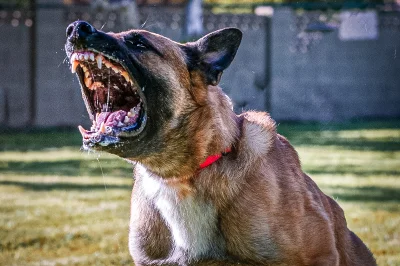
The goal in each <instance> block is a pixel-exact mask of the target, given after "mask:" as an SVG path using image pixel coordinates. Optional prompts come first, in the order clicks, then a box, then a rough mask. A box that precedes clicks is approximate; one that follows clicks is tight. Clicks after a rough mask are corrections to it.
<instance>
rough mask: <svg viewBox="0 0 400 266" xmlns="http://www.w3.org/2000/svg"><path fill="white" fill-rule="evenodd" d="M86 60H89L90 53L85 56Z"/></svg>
mask: <svg viewBox="0 0 400 266" xmlns="http://www.w3.org/2000/svg"><path fill="white" fill-rule="evenodd" d="M85 60H86V61H87V60H89V54H88V53H86V54H85Z"/></svg>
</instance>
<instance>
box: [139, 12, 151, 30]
mask: <svg viewBox="0 0 400 266" xmlns="http://www.w3.org/2000/svg"><path fill="white" fill-rule="evenodd" d="M148 19H149V15H147V18H146V20H145V21H144V22H143V23H142V25H140V28H141V29H143V28H144V26H145V25H146V23H147V20H148Z"/></svg>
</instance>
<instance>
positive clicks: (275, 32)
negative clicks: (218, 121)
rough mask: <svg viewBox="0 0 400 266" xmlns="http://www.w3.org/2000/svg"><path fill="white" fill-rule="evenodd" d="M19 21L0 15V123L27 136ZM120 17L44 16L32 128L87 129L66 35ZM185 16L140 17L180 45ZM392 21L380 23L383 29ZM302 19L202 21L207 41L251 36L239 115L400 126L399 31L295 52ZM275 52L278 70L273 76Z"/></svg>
mask: <svg viewBox="0 0 400 266" xmlns="http://www.w3.org/2000/svg"><path fill="white" fill-rule="evenodd" d="M1 12H3V13H1ZM14 15H15V14H14V13H13V12H12V11H9V12H8V13H7V14H6V16H4V11H0V36H1V37H0V38H1V42H0V80H1V82H0V98H1V99H0V123H1V124H2V126H11V127H22V126H27V125H29V122H30V121H29V118H30V114H29V110H30V104H31V103H30V102H29V99H30V98H29V93H30V84H29V71H30V68H29V60H28V58H29V49H30V46H29V43H30V40H29V34H28V32H29V23H27V22H26V20H25V23H24V19H23V18H19V21H20V23H19V25H16V24H15V23H14V24H13V19H14V18H13V16H14ZM116 16H117V14H115V13H113V12H111V13H110V12H108V13H102V12H93V11H92V10H90V9H89V8H81V7H80V8H79V9H78V8H72V9H66V8H44V9H39V10H38V13H37V29H38V34H37V55H36V59H37V69H36V88H37V92H36V102H35V104H36V110H37V111H36V120H35V121H34V125H36V126H60V125H68V126H76V125H77V124H82V125H87V123H88V119H87V114H86V110H85V108H84V106H83V102H82V99H81V96H80V90H79V85H78V82H77V80H76V77H75V76H74V75H72V74H71V73H70V70H69V66H68V64H67V63H66V58H65V52H64V50H63V48H64V42H65V28H66V26H67V25H68V24H69V23H70V22H72V21H74V20H76V19H78V18H80V19H85V20H88V21H89V22H91V23H93V24H94V25H95V26H97V27H99V28H101V27H103V30H105V31H120V30H123V29H124V27H123V25H121V24H120V23H118V20H117V19H116ZM183 16H184V14H183V10H182V9H178V8H175V9H166V8H161V7H160V8H156V7H148V8H141V9H140V20H141V23H143V25H142V27H143V28H144V29H147V30H152V31H155V32H158V33H160V34H163V35H165V36H168V37H170V38H172V39H174V40H177V41H181V40H182V30H181V29H182V22H183ZM387 16H388V15H387V14H379V21H380V22H381V24H382V25H383V24H384V23H382V21H383V22H385V21H387ZM391 16H392V18H390V21H393V16H394V18H395V19H396V18H397V19H398V18H399V17H400V16H399V15H398V14H397V13H396V14H391ZM296 19H297V17H296V15H295V14H294V13H293V11H291V10H290V9H275V11H274V15H273V17H272V18H271V19H268V18H266V17H260V16H255V15H228V14H224V15H212V14H209V13H207V12H206V13H205V17H204V26H205V30H206V31H207V32H210V31H213V30H216V29H219V28H223V27H229V26H232V27H238V28H240V29H241V30H242V31H243V34H244V35H243V41H242V44H241V46H240V48H239V51H238V53H237V56H236V59H235V60H234V62H233V63H232V65H231V66H230V68H229V69H227V70H226V71H225V73H224V75H223V78H222V81H221V86H222V87H223V89H224V90H225V91H226V92H227V93H228V94H229V95H230V96H231V98H232V99H233V101H234V103H235V106H236V111H238V112H240V111H242V110H246V109H258V110H266V109H268V110H267V111H269V112H271V114H272V116H273V117H274V118H275V119H278V120H316V121H331V120H338V121H343V120H348V119H352V118H359V117H400V75H399V74H398V73H400V61H399V58H400V50H399V51H398V52H399V54H398V55H397V49H398V48H400V34H399V27H382V26H381V27H380V28H379V38H378V39H376V40H368V41H345V42H344V41H341V40H340V39H339V38H338V32H337V30H334V31H333V32H330V33H326V34H323V36H320V40H319V41H318V43H317V44H315V45H312V46H311V47H310V48H309V49H308V50H307V51H305V52H304V51H303V52H299V51H294V50H293V49H292V48H293V45H295V44H296V42H297V41H298V40H297V37H298V34H299V33H298V32H297V31H296V30H293V25H295V24H296ZM394 21H395V20H394ZM14 22H15V21H14ZM269 23H270V24H269ZM26 25H28V26H26ZM268 34H270V35H269V36H268ZM269 39H270V40H271V44H270V46H267V45H268V40H269ZM268 51H271V54H270V55H271V57H270V59H271V60H270V62H271V64H270V67H269V68H268V69H267V60H266V59H267V57H268V55H269V52H268ZM268 73H270V76H269V75H268ZM266 77H269V78H270V82H269V83H267V82H266V81H268V78H266Z"/></svg>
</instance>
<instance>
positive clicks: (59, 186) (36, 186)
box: [0, 181, 132, 191]
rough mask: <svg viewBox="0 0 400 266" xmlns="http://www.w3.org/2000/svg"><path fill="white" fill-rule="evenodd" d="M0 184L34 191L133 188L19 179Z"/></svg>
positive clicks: (130, 188) (128, 186)
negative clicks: (19, 180)
mask: <svg viewBox="0 0 400 266" xmlns="http://www.w3.org/2000/svg"><path fill="white" fill-rule="evenodd" d="M0 186H19V187H22V188H24V189H26V190H33V191H49V190H79V191H90V190H104V189H105V187H106V188H107V190H111V189H123V190H132V185H113V184H105V185H104V184H76V183H37V182H36V183H35V182H18V181H0Z"/></svg>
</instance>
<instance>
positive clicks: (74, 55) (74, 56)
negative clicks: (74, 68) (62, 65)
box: [69, 53, 76, 65]
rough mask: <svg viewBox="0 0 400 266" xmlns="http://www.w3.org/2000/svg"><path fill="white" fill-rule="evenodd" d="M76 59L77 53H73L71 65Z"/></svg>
mask: <svg viewBox="0 0 400 266" xmlns="http://www.w3.org/2000/svg"><path fill="white" fill-rule="evenodd" d="M75 60H76V53H73V54H72V55H71V58H70V61H69V62H70V63H71V65H72V64H73V63H74V61H75Z"/></svg>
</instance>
